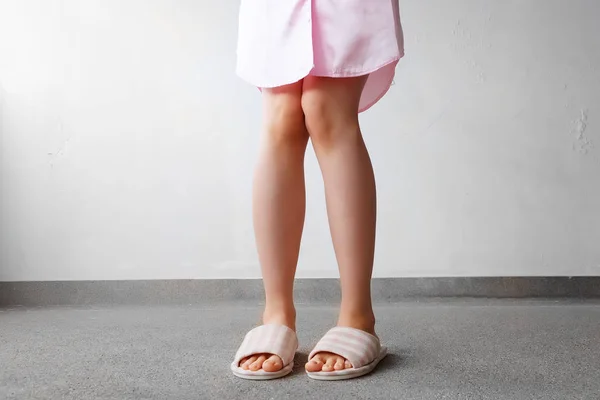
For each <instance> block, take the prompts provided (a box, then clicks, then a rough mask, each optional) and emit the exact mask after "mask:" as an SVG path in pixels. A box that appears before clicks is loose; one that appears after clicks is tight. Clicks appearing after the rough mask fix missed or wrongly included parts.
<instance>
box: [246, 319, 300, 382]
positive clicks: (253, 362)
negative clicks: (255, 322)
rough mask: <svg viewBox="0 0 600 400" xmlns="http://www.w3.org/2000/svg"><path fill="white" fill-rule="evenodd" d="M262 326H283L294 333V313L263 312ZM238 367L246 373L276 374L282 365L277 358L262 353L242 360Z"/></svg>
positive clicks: (273, 355)
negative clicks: (261, 371) (263, 372)
mask: <svg viewBox="0 0 600 400" xmlns="http://www.w3.org/2000/svg"><path fill="white" fill-rule="evenodd" d="M263 324H265V325H267V324H277V325H285V326H287V327H288V328H290V329H292V330H293V331H296V312H295V311H290V312H280V313H270V312H266V311H265V313H264V314H263ZM240 367H241V368H242V369H244V370H246V371H259V370H261V369H262V370H263V371H265V372H277V371H281V370H282V369H283V367H284V365H283V361H282V360H281V358H279V356H276V355H275V354H269V353H262V354H253V355H251V356H250V357H246V358H243V359H242V360H241V361H240Z"/></svg>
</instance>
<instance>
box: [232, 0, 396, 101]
mask: <svg viewBox="0 0 600 400" xmlns="http://www.w3.org/2000/svg"><path fill="white" fill-rule="evenodd" d="M237 54H238V58H237V73H238V75H239V76H240V77H241V78H243V79H244V80H246V81H248V82H249V83H251V84H253V85H256V86H257V87H259V88H271V87H277V86H282V85H287V84H291V83H294V82H297V81H299V80H300V79H302V78H304V77H306V76H308V75H314V76H327V77H353V76H361V75H366V74H370V75H369V78H368V80H367V83H366V86H365V89H364V91H363V95H362V98H361V102H360V106H359V111H364V110H366V109H368V108H369V107H371V106H372V105H373V104H375V103H376V102H377V101H378V100H379V99H380V98H381V97H383V95H384V94H385V93H386V92H387V91H388V89H389V87H390V85H391V84H392V80H393V78H394V73H395V68H396V64H397V63H398V60H399V59H400V58H401V57H402V56H403V55H404V39H403V35H402V27H401V25H400V12H399V7H398V0H344V1H340V0H241V7H240V15H239V31H238V50H237Z"/></svg>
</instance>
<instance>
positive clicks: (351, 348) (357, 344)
mask: <svg viewBox="0 0 600 400" xmlns="http://www.w3.org/2000/svg"><path fill="white" fill-rule="evenodd" d="M322 352H327V353H334V354H337V355H339V356H342V357H344V358H345V359H346V360H348V361H350V364H352V368H347V369H344V370H341V371H332V372H308V371H307V372H306V373H307V374H308V376H309V377H310V378H312V379H317V380H321V381H338V380H342V379H352V378H358V377H359V376H363V375H366V374H368V373H369V372H371V371H373V370H374V369H375V367H376V366H377V364H379V362H380V361H381V360H383V359H384V358H385V356H386V355H387V348H385V347H382V346H381V343H380V342H379V339H378V338H377V337H376V336H373V335H371V334H370V333H367V332H365V331H361V330H360V329H355V328H348V327H340V326H338V327H335V328H332V329H331V330H330V331H329V332H327V333H326V334H325V336H323V338H322V339H321V340H319V342H318V343H317V345H316V346H315V348H314V349H313V351H311V352H310V355H309V356H308V359H309V360H312V358H313V357H314V356H315V354H317V353H322Z"/></svg>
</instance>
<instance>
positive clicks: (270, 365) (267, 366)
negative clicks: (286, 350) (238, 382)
mask: <svg viewBox="0 0 600 400" xmlns="http://www.w3.org/2000/svg"><path fill="white" fill-rule="evenodd" d="M282 368H283V361H281V358H279V357H278V356H276V355H274V354H273V355H271V356H270V357H269V358H267V359H266V360H265V362H264V363H263V365H262V369H263V370H264V371H265V372H277V371H281V369H282Z"/></svg>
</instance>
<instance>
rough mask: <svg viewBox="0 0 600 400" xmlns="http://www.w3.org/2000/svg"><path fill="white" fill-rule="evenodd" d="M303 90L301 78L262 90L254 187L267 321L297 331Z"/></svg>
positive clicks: (273, 366) (251, 361) (274, 364)
mask: <svg viewBox="0 0 600 400" xmlns="http://www.w3.org/2000/svg"><path fill="white" fill-rule="evenodd" d="M301 95H302V82H299V83H296V84H293V85H288V86H283V87H279V88H275V89H265V90H263V107H264V129H263V135H262V138H261V147H260V155H259V160H258V164H257V166H256V172H255V178H254V190H253V217H254V231H255V236H256V245H257V249H258V256H259V261H260V264H261V268H262V275H263V283H264V287H265V295H266V307H265V311H264V314H263V322H264V323H265V324H282V325H286V326H288V327H290V328H292V329H294V330H295V328H296V326H295V325H296V311H295V308H294V298H293V289H294V275H295V273H296V264H297V262H298V253H299V251H300V238H301V236H302V228H303V226H304V213H305V203H306V200H305V186H304V155H305V153H306V146H307V143H308V132H307V131H306V126H305V123H304V114H303V111H302V107H301V103H300V100H301ZM240 366H241V367H242V368H244V369H249V370H253V371H257V370H259V369H261V368H262V369H263V370H265V371H267V372H275V371H278V370H280V369H281V368H283V363H282V361H281V359H280V358H279V357H277V356H274V355H271V354H256V355H254V356H251V357H248V358H247V359H244V360H242V361H241V362H240Z"/></svg>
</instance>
